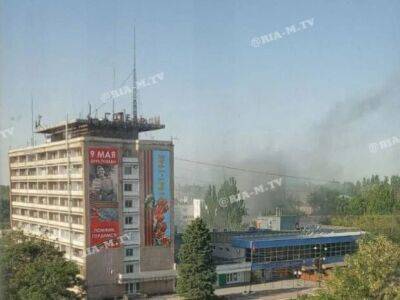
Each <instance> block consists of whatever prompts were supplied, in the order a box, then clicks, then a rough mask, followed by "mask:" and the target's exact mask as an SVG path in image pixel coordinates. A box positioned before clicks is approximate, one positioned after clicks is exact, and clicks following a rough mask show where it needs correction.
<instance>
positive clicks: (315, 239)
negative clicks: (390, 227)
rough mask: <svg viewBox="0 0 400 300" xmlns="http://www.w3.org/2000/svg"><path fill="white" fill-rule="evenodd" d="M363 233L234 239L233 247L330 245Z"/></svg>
mask: <svg viewBox="0 0 400 300" xmlns="http://www.w3.org/2000/svg"><path fill="white" fill-rule="evenodd" d="M362 235H363V232H361V231H358V232H341V233H328V234H314V235H286V236H264V237H234V238H232V246H233V247H236V248H255V249H262V248H272V247H285V246H299V245H314V244H330V243H339V242H352V241H355V240H357V239H359V238H360V237H361V236H362Z"/></svg>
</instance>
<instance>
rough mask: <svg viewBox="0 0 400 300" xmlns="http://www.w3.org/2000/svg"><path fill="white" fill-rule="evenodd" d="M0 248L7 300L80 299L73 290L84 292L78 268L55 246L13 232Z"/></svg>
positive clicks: (6, 235) (5, 236) (4, 236)
mask: <svg viewBox="0 0 400 300" xmlns="http://www.w3.org/2000/svg"><path fill="white" fill-rule="evenodd" d="M0 247H1V249H0V250H1V251H0V253H1V257H0V267H1V271H2V272H1V274H2V275H1V276H2V282H3V285H4V296H5V299H33V300H42V299H43V300H44V299H80V296H81V295H78V294H76V293H75V292H72V291H71V289H72V288H75V289H77V290H80V291H82V292H83V291H84V286H83V281H82V280H81V279H80V277H79V276H78V274H79V270H78V267H77V265H76V264H75V263H73V262H71V261H67V260H66V259H65V258H64V257H63V256H64V253H63V252H61V251H59V250H57V249H56V248H54V246H53V245H52V244H50V243H48V242H45V241H43V240H39V239H36V238H30V237H26V236H24V235H23V234H22V233H21V232H12V231H11V232H8V233H5V234H4V235H3V237H2V238H1V244H0Z"/></svg>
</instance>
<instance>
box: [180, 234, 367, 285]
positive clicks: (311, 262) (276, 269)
mask: <svg viewBox="0 0 400 300" xmlns="http://www.w3.org/2000/svg"><path fill="white" fill-rule="evenodd" d="M362 235H363V232H361V231H339V232H335V231H332V229H331V228H330V229H329V231H326V232H319V233H313V234H302V233H300V232H299V231H292V232H289V231H287V232H282V231H281V232H276V231H270V230H256V231H246V232H212V233H211V239H212V244H213V259H214V262H215V263H216V272H217V282H216V286H218V287H225V286H230V285H243V284H247V283H249V282H250V277H251V275H250V274H253V275H254V276H255V277H256V278H258V279H259V280H260V281H261V282H268V281H273V280H277V279H284V278H290V277H292V278H293V277H294V276H295V275H298V274H302V275H301V276H302V277H303V278H304V279H310V278H312V275H313V274H315V273H317V271H318V273H319V274H324V273H326V272H327V270H329V269H331V268H333V267H335V266H343V265H344V257H345V255H347V254H352V253H354V252H355V251H356V250H357V240H358V239H359V238H360V237H361V236H362ZM176 242H177V244H176V245H175V249H176V250H177V252H179V247H180V243H181V236H180V235H178V236H177V237H176ZM178 263H179V262H178ZM299 271H300V272H299ZM314 277H315V276H314Z"/></svg>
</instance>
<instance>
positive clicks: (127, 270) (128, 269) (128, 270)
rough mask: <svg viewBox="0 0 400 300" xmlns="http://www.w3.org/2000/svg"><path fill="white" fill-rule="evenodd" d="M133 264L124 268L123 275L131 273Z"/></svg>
mask: <svg viewBox="0 0 400 300" xmlns="http://www.w3.org/2000/svg"><path fill="white" fill-rule="evenodd" d="M133 269H134V268H133V264H128V265H126V266H125V273H133Z"/></svg>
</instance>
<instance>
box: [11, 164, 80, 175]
mask: <svg viewBox="0 0 400 300" xmlns="http://www.w3.org/2000/svg"><path fill="white" fill-rule="evenodd" d="M69 172H70V174H72V175H74V174H81V173H82V165H81V164H72V165H71V166H70V168H69ZM67 174H68V167H67V165H55V166H44V167H32V168H20V169H12V170H11V176H45V175H67Z"/></svg>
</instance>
